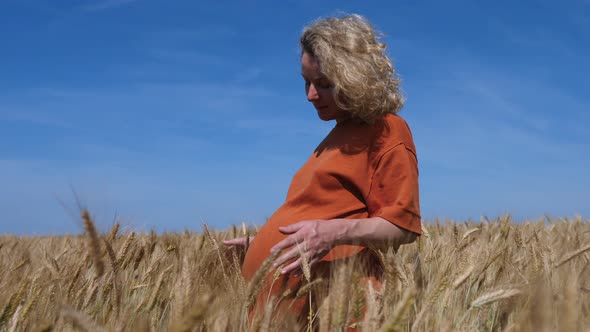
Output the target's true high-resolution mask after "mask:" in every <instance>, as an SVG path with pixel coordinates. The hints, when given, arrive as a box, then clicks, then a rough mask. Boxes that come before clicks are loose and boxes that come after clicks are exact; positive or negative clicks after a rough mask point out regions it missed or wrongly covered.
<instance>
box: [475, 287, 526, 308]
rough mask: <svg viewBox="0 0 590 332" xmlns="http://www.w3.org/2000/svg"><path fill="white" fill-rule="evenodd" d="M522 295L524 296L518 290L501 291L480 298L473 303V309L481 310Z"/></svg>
mask: <svg viewBox="0 0 590 332" xmlns="http://www.w3.org/2000/svg"><path fill="white" fill-rule="evenodd" d="M520 294H522V292H521V291H520V290H518V289H499V290H496V291H492V292H489V293H485V294H483V295H481V296H479V297H478V298H476V299H475V300H474V301H473V302H471V307H474V308H479V307H482V306H484V305H486V304H490V303H494V302H496V301H499V300H503V299H507V298H511V297H514V296H517V295H520Z"/></svg>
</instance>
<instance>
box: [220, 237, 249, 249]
mask: <svg viewBox="0 0 590 332" xmlns="http://www.w3.org/2000/svg"><path fill="white" fill-rule="evenodd" d="M252 240H254V236H250V239H248V237H246V236H243V237H238V238H235V239H231V240H223V244H225V245H226V246H228V247H230V248H236V249H246V246H248V245H249V244H250V243H252Z"/></svg>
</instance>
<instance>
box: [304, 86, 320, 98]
mask: <svg viewBox="0 0 590 332" xmlns="http://www.w3.org/2000/svg"><path fill="white" fill-rule="evenodd" d="M318 98H319V95H318V90H316V88H315V86H314V85H313V84H310V85H309V88H308V89H307V100H308V101H314V100H317V99H318Z"/></svg>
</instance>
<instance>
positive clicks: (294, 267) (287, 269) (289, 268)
mask: <svg viewBox="0 0 590 332" xmlns="http://www.w3.org/2000/svg"><path fill="white" fill-rule="evenodd" d="M300 266H301V257H299V258H298V259H296V260H295V261H294V262H293V263H291V264H289V265H287V266H285V267H283V269H282V270H281V274H289V273H291V272H293V271H295V270H297V269H298V268H300Z"/></svg>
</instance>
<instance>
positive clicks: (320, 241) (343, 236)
mask: <svg viewBox="0 0 590 332" xmlns="http://www.w3.org/2000/svg"><path fill="white" fill-rule="evenodd" d="M279 231H280V232H281V233H283V234H287V235H289V236H287V238H285V239H284V240H283V241H281V242H279V243H277V244H276V245H275V246H274V247H273V248H272V249H271V252H275V251H277V250H278V251H280V250H284V249H287V248H289V247H292V248H291V249H290V250H288V251H287V252H285V253H284V254H283V255H281V256H280V257H279V258H277V260H276V261H275V263H274V266H275V267H276V266H280V265H282V264H285V263H287V262H288V261H290V260H293V259H295V260H294V261H293V262H291V263H290V264H288V265H286V266H284V267H283V268H282V270H281V273H283V274H288V273H291V272H292V271H295V270H297V269H299V268H300V266H301V264H302V257H301V256H302V255H305V256H306V259H307V261H308V262H309V264H310V265H313V264H315V263H316V262H318V261H319V260H320V259H322V258H323V257H324V256H325V255H326V254H327V253H328V252H329V251H330V249H332V248H333V247H334V246H336V245H342V244H354V245H360V246H369V245H391V246H393V247H394V248H396V249H397V248H399V246H400V245H402V244H406V243H411V242H413V241H414V240H415V239H416V237H417V234H416V233H413V232H411V231H409V230H406V229H403V228H401V227H398V226H396V225H395V224H393V223H391V222H389V221H387V220H385V219H383V218H381V217H373V218H365V219H332V220H306V221H301V222H298V223H296V224H293V225H289V226H285V227H279Z"/></svg>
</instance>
